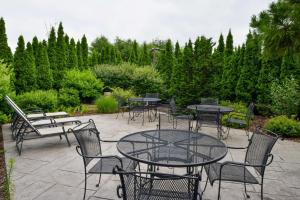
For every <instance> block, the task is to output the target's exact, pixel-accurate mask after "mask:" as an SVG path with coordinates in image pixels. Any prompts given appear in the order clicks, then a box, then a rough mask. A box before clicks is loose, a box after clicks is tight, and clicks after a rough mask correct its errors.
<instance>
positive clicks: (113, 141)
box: [100, 139, 119, 143]
mask: <svg viewBox="0 0 300 200" xmlns="http://www.w3.org/2000/svg"><path fill="white" fill-rule="evenodd" d="M100 141H101V142H112V143H115V142H119V140H102V139H100Z"/></svg>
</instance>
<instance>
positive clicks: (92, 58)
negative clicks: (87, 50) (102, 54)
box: [89, 49, 99, 67]
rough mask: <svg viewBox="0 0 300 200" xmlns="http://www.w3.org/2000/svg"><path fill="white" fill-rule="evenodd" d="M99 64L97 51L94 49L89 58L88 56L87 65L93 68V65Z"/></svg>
mask: <svg viewBox="0 0 300 200" xmlns="http://www.w3.org/2000/svg"><path fill="white" fill-rule="evenodd" d="M97 64H99V63H98V53H97V51H96V50H95V49H94V50H93V51H92V53H91V56H90V61H89V65H90V66H91V67H94V66H95V65H97Z"/></svg>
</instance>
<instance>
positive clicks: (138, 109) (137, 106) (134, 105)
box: [128, 98, 150, 125]
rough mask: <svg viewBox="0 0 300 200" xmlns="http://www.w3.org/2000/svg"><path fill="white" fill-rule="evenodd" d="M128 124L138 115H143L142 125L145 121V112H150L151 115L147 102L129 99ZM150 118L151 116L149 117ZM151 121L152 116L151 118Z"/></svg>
mask: <svg viewBox="0 0 300 200" xmlns="http://www.w3.org/2000/svg"><path fill="white" fill-rule="evenodd" d="M128 106H129V107H128V108H129V110H128V111H129V112H128V115H129V116H128V124H129V121H130V120H133V121H134V120H135V118H136V117H142V125H144V122H145V113H148V116H149V109H148V108H147V105H146V102H144V101H131V99H130V98H129V99H128ZM148 118H149V117H148ZM149 121H150V118H149Z"/></svg>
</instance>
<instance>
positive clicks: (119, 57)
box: [115, 49, 122, 65]
mask: <svg viewBox="0 0 300 200" xmlns="http://www.w3.org/2000/svg"><path fill="white" fill-rule="evenodd" d="M115 50H116V64H117V65H118V64H121V63H122V55H121V52H120V51H119V50H118V49H115Z"/></svg>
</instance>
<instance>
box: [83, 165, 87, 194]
mask: <svg viewBox="0 0 300 200" xmlns="http://www.w3.org/2000/svg"><path fill="white" fill-rule="evenodd" d="M86 185H87V178H86V169H85V167H84V193H83V200H85V195H86Z"/></svg>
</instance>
